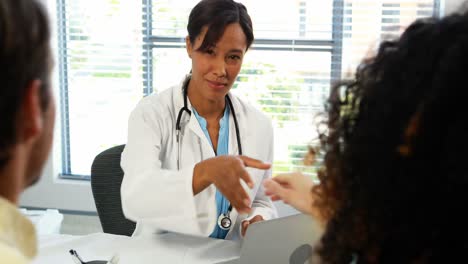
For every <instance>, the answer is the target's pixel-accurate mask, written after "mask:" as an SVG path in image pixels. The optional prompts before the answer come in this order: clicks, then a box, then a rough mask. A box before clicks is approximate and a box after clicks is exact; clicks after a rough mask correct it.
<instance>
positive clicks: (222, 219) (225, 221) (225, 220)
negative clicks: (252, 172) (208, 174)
mask: <svg viewBox="0 0 468 264" xmlns="http://www.w3.org/2000/svg"><path fill="white" fill-rule="evenodd" d="M189 82H190V77H187V78H186V79H185V81H184V83H183V85H182V92H183V97H184V106H183V107H182V108H181V109H180V110H179V114H178V115H177V121H176V139H177V170H180V149H181V141H182V140H180V133H181V126H180V120H181V119H182V114H183V113H184V112H186V113H187V114H189V116H190V115H192V111H190V109H188V107H187V97H188V96H187V93H188V84H189ZM226 101H227V103H228V105H229V108H230V109H231V111H232V117H234V126H235V129H236V140H237V148H238V149H239V155H242V145H241V141H240V136H239V125H238V123H237V118H236V112H235V111H234V107H233V106H232V102H231V98H229V96H227V95H226ZM231 211H232V205H231V204H230V203H229V208H228V210H227V212H226V213H222V214H221V215H220V216H219V217H218V226H219V228H221V229H222V230H229V229H230V228H231V226H232V220H231V216H230V215H231Z"/></svg>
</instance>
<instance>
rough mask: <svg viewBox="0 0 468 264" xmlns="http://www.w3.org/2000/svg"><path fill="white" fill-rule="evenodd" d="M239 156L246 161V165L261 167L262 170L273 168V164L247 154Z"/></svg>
mask: <svg viewBox="0 0 468 264" xmlns="http://www.w3.org/2000/svg"><path fill="white" fill-rule="evenodd" d="M239 158H240V159H241V160H242V161H243V162H244V166H247V167H251V168H256V169H261V170H268V169H269V168H271V164H269V163H265V162H263V161H261V160H258V159H254V158H251V157H247V156H239Z"/></svg>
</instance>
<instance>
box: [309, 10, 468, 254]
mask: <svg viewBox="0 0 468 264" xmlns="http://www.w3.org/2000/svg"><path fill="white" fill-rule="evenodd" d="M467 77H468V12H465V13H460V14H453V15H450V16H447V17H445V18H442V19H439V18H430V19H423V20H418V21H416V22H414V23H413V24H411V25H410V26H409V27H408V28H407V30H406V31H405V32H404V33H403V35H402V36H401V37H400V38H399V39H398V40H393V41H386V42H383V43H382V44H381V45H380V48H379V50H378V53H377V55H376V56H375V57H374V58H372V59H370V60H366V62H365V63H363V65H361V66H360V67H359V68H358V71H357V74H356V76H355V78H354V80H352V81H347V82H342V83H340V84H339V85H336V86H335V87H334V88H333V89H332V92H331V96H330V99H329V101H328V103H327V113H328V119H327V121H326V122H327V126H328V128H329V129H328V131H327V132H326V134H325V135H322V138H321V141H322V147H323V148H324V151H325V161H324V166H323V169H321V171H320V172H319V179H320V184H319V185H317V186H316V187H314V188H313V195H314V197H315V206H316V207H317V208H318V209H319V211H320V212H321V214H322V216H323V217H324V218H325V219H326V220H327V222H326V227H325V233H324V235H323V237H322V239H321V243H320V245H319V246H318V247H317V252H318V254H319V255H320V257H321V259H322V260H323V261H324V262H325V263H351V262H352V261H354V263H452V262H454V261H455V260H457V259H466V256H465V253H466V252H467V251H468V228H465V227H466V226H467V224H468V216H467V214H465V213H463V211H464V210H466V208H467V206H468V166H467V164H468V154H466V152H467V151H468V138H467V137H468V124H467V123H468V122H467V120H468V119H466V118H467V114H468V110H467V108H466V107H468V103H467V101H465V100H467V99H468V83H467V81H466V80H467Z"/></svg>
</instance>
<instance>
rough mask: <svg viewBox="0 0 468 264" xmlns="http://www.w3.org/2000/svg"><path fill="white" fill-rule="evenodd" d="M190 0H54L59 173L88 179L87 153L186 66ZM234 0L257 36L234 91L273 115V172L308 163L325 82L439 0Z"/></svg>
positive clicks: (121, 132)
mask: <svg viewBox="0 0 468 264" xmlns="http://www.w3.org/2000/svg"><path fill="white" fill-rule="evenodd" d="M197 2H198V1H197V0H141V1H129V0H100V1H92V0H57V10H58V24H59V27H58V29H59V32H58V33H59V34H58V36H59V52H60V56H59V65H58V67H59V70H60V90H61V96H60V101H61V104H60V110H61V111H60V115H61V122H62V126H61V127H62V133H61V139H62V142H61V145H62V153H63V166H62V175H63V177H71V178H75V179H76V178H82V179H89V174H90V167H91V162H92V160H93V159H94V157H95V156H96V155H97V154H98V153H99V152H101V151H102V150H104V149H106V148H109V147H111V146H113V145H118V144H124V143H125V142H126V137H127V120H128V116H129V114H130V112H131V111H132V109H133V108H134V107H135V105H136V104H137V102H138V101H139V100H140V99H141V98H142V97H143V96H146V95H148V94H150V93H152V92H159V91H162V90H163V89H166V88H168V87H170V86H171V85H173V84H175V83H178V82H179V81H180V80H181V79H182V77H183V76H184V75H185V74H186V73H188V72H189V70H190V61H189V59H188V58H187V56H186V53H185V51H184V50H183V49H184V46H185V41H184V37H185V36H186V34H187V33H186V24H187V18H188V14H189V12H190V10H191V8H192V7H193V6H194V5H195V4H196V3H197ZM240 2H242V3H244V4H245V5H246V6H247V9H248V10H249V13H250V15H251V17H252V20H253V23H254V29H255V32H254V34H255V37H256V40H255V42H254V45H253V46H252V49H251V50H250V51H249V52H248V53H247V55H246V57H245V60H244V64H243V68H242V71H241V73H240V74H239V77H238V80H237V82H236V84H235V86H234V87H233V92H234V93H236V94H238V95H239V96H241V97H243V98H248V100H249V101H250V102H251V103H252V104H254V105H256V106H257V107H258V108H260V109H262V110H263V111H264V112H265V113H266V114H267V115H269V116H270V117H271V118H272V120H273V124H274V129H275V162H274V170H275V173H279V172H285V171H294V170H304V171H306V172H308V173H313V172H314V168H305V167H303V166H302V155H303V154H304V153H305V152H306V151H307V145H308V144H311V143H312V142H314V140H315V141H316V140H317V135H316V133H315V131H316V123H315V120H316V119H315V116H316V114H317V113H320V112H322V111H323V103H324V100H325V99H326V98H327V96H328V92H329V88H330V83H331V82H333V81H334V80H337V79H340V78H342V77H343V76H347V75H349V74H351V73H352V69H354V68H356V66H357V64H359V62H360V60H361V59H362V57H363V56H365V55H366V54H369V50H371V51H372V50H373V48H375V46H376V45H377V43H378V42H379V41H380V40H381V38H382V34H384V33H385V31H391V32H396V33H398V32H397V31H398V30H400V29H401V27H404V26H406V25H408V24H409V23H410V22H411V21H412V20H414V19H415V18H417V17H418V15H420V14H422V13H421V12H425V13H424V14H426V13H431V14H432V13H437V12H438V10H436V8H438V0H405V1H403V0H402V1H392V2H391V3H388V1H383V0H359V1H357V0H322V1H313V0H302V1H292V2H291V1H278V2H275V4H272V2H271V0H241V1H240ZM265 6H268V8H265ZM418 12H419V13H418ZM395 26H397V28H398V30H396V29H395ZM388 29H391V30H388ZM387 33H388V32H387ZM369 47H371V48H369Z"/></svg>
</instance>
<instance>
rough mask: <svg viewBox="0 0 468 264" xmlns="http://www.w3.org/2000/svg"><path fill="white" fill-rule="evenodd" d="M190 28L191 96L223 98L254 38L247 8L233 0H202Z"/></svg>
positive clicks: (194, 9)
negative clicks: (192, 94)
mask: <svg viewBox="0 0 468 264" xmlns="http://www.w3.org/2000/svg"><path fill="white" fill-rule="evenodd" d="M187 30H188V36H187V38H186V44H187V53H188V55H189V57H190V58H191V59H192V79H191V81H190V84H189V85H190V86H189V87H190V89H189V96H190V93H194V94H196V95H199V96H201V97H203V98H204V99H207V100H213V101H218V100H223V99H224V96H225V95H226V94H227V92H228V91H229V89H230V88H231V87H232V85H233V83H234V81H235V80H236V78H237V75H238V74H239V72H240V69H241V66H242V60H243V57H244V55H245V52H246V51H247V50H248V48H249V47H250V45H251V44H252V42H253V39H254V37H253V29H252V21H251V19H250V16H249V15H248V13H247V9H246V8H245V6H244V5H242V4H240V3H237V2H234V1H232V0H202V1H201V2H199V3H198V4H197V5H196V6H195V7H194V8H193V9H192V11H191V13H190V16H189V21H188V25H187ZM190 90H192V91H190ZM191 99H192V100H193V98H191Z"/></svg>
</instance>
